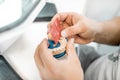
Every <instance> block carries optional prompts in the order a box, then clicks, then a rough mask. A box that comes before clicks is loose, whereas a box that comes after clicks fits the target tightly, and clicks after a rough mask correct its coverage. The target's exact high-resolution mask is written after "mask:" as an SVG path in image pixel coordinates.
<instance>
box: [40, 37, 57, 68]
mask: <svg viewBox="0 0 120 80" xmlns="http://www.w3.org/2000/svg"><path fill="white" fill-rule="evenodd" d="M39 52H40V57H41V60H42V61H43V63H44V65H45V66H52V65H53V64H54V61H55V58H54V57H53V55H52V52H51V51H50V50H49V49H48V42H47V39H44V40H43V41H42V42H41V44H40V45H39Z"/></svg>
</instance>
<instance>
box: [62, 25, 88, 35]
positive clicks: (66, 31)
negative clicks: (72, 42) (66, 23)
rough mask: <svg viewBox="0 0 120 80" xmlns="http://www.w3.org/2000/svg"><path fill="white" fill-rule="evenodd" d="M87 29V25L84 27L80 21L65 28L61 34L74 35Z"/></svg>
mask: <svg viewBox="0 0 120 80" xmlns="http://www.w3.org/2000/svg"><path fill="white" fill-rule="evenodd" d="M85 31H86V29H85V27H83V26H82V24H80V23H79V24H75V25H73V26H71V27H68V28H66V29H64V30H63V31H62V32H61V36H62V37H69V36H74V35H76V34H80V33H83V32H85Z"/></svg>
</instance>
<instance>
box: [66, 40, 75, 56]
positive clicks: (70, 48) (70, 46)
mask: <svg viewBox="0 0 120 80" xmlns="http://www.w3.org/2000/svg"><path fill="white" fill-rule="evenodd" d="M66 52H67V55H68V58H71V57H74V56H76V51H75V48H74V38H71V39H70V40H69V41H68V43H67V50H66Z"/></svg>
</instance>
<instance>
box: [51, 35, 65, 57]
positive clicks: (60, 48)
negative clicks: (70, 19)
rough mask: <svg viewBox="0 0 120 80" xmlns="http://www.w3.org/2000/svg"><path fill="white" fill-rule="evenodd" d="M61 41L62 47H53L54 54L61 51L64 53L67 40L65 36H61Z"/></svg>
mask: <svg viewBox="0 0 120 80" xmlns="http://www.w3.org/2000/svg"><path fill="white" fill-rule="evenodd" d="M59 42H60V47H58V48H54V49H52V51H53V55H55V54H59V53H62V52H64V51H65V47H66V44H67V40H66V39H65V38H62V37H61V38H60V40H59Z"/></svg>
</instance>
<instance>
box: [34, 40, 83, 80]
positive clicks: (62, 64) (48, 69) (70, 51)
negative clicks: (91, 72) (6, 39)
mask: <svg viewBox="0 0 120 80" xmlns="http://www.w3.org/2000/svg"><path fill="white" fill-rule="evenodd" d="M73 42H74V39H70V40H68V43H67V47H66V54H67V58H65V59H63V60H58V59H56V58H54V57H53V55H52V52H51V50H50V49H48V43H47V40H43V41H42V42H41V43H40V45H39V46H38V47H37V49H36V52H35V56H34V58H35V62H36V65H37V67H38V69H39V71H40V75H41V78H42V79H43V80H83V71H82V68H81V64H80V62H79V59H78V57H77V54H76V52H75V49H74V46H73V45H74V43H73Z"/></svg>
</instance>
